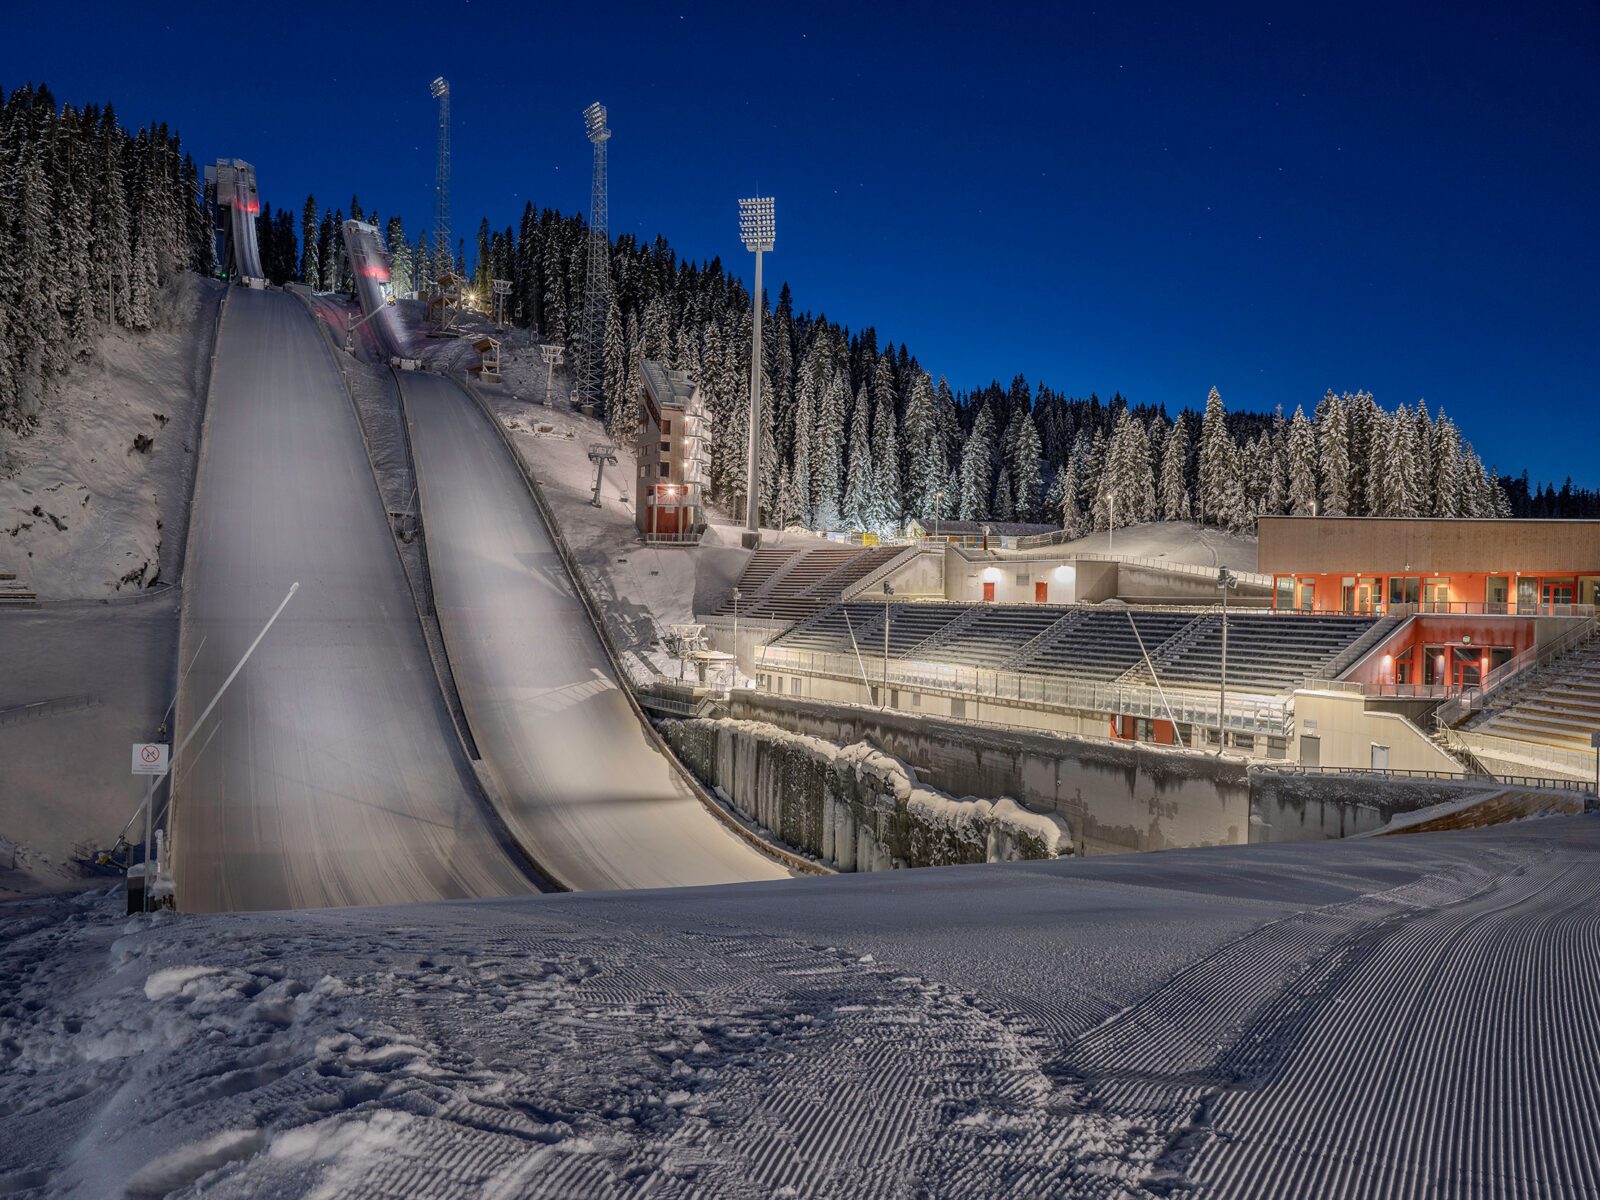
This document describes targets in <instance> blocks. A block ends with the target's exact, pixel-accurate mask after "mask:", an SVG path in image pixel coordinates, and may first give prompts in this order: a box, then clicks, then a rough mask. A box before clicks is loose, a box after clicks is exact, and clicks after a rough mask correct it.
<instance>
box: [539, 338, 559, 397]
mask: <svg viewBox="0 0 1600 1200" xmlns="http://www.w3.org/2000/svg"><path fill="white" fill-rule="evenodd" d="M563 353H565V351H563V350H562V348H561V347H560V346H540V347H539V357H541V358H542V359H544V406H545V407H546V408H549V407H550V378H551V376H552V375H554V374H555V370H556V368H557V367H559V366H560V365H561V356H562V354H563Z"/></svg>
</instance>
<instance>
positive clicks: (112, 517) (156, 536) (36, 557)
mask: <svg viewBox="0 0 1600 1200" xmlns="http://www.w3.org/2000/svg"><path fill="white" fill-rule="evenodd" d="M223 286H224V285H222V284H220V283H217V282H215V281H213V280H205V279H200V278H199V277H197V276H192V275H185V276H182V277H181V282H180V284H179V285H178V286H177V287H175V288H174V289H173V290H172V291H171V292H170V293H169V294H168V295H167V296H166V297H165V302H164V307H163V310H162V313H161V315H160V317H159V319H158V325H157V328H155V329H153V330H151V331H150V332H148V333H133V332H131V331H129V330H125V329H115V330H112V331H110V332H108V333H106V334H104V335H103V336H102V337H101V338H100V340H99V342H98V344H97V345H96V348H95V353H94V357H93V358H91V359H90V360H89V361H88V362H86V363H79V364H75V365H74V366H73V368H72V370H71V372H70V373H69V374H68V375H67V376H66V377H65V378H64V379H63V380H62V381H60V383H59V384H58V385H57V386H56V388H55V390H54V391H53V392H52V393H51V394H49V395H47V396H46V398H45V401H44V405H43V409H42V411H41V413H40V424H39V427H38V428H37V429H36V430H34V431H33V432H32V433H31V434H30V435H29V436H27V437H21V438H19V437H15V436H12V435H11V434H9V433H0V534H4V535H5V536H3V537H0V570H4V571H10V572H12V573H14V574H15V575H17V577H18V578H19V579H21V580H22V581H23V582H25V583H27V584H29V585H31V586H32V588H33V590H34V591H36V592H37V593H38V594H39V596H40V597H41V598H44V599H59V598H66V597H102V596H109V595H115V594H116V593H118V592H124V591H127V590H130V589H131V590H137V589H139V588H146V587H150V586H151V585H153V584H155V583H156V582H158V581H161V582H166V583H171V582H174V581H175V579H176V576H177V573H178V564H179V561H180V559H181V557H182V551H183V540H184V532H185V530H186V529H187V527H188V508H189V496H190V493H191V490H192V488H193V485H194V467H195V455H196V451H197V449H198V446H199V440H198V439H199V428H200V419H201V414H202V412H203V410H204V395H203V393H204V389H205V384H206V369H207V363H208V359H209V356H210V350H211V339H212V332H213V330H214V329H215V326H216V316H217V303H218V300H219V299H220V296H221V289H222V288H223Z"/></svg>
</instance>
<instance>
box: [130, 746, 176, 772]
mask: <svg viewBox="0 0 1600 1200" xmlns="http://www.w3.org/2000/svg"><path fill="white" fill-rule="evenodd" d="M171 749H172V748H171V747H170V746H168V745H166V744H165V743H164V742H135V743H134V744H133V773H134V774H135V775H165V774H166V773H167V758H168V754H169V752H170V751H171Z"/></svg>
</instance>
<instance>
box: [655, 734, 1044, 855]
mask: <svg viewBox="0 0 1600 1200" xmlns="http://www.w3.org/2000/svg"><path fill="white" fill-rule="evenodd" d="M661 729H662V733H663V734H664V736H665V737H666V739H667V741H668V743H669V744H670V745H671V746H672V748H673V750H675V751H676V752H677V754H678V756H679V758H681V759H682V760H683V761H684V762H685V763H686V764H687V765H688V766H689V767H690V769H691V770H693V771H694V773H695V774H696V775H698V776H699V777H700V779H701V780H702V781H703V782H705V783H706V784H708V785H710V786H712V787H715V788H717V789H719V790H720V791H721V792H722V793H723V794H724V795H726V796H727V798H728V800H729V802H730V803H731V804H732V805H733V806H734V807H735V808H737V809H738V810H739V811H740V812H741V813H743V814H744V815H745V816H746V817H747V818H749V819H750V820H753V821H757V822H759V823H760V824H761V825H763V826H765V827H766V828H767V829H770V830H772V831H774V832H775V833H777V834H778V835H779V836H780V837H782V839H783V840H784V841H785V842H787V843H788V844H789V845H791V846H794V847H796V848H798V849H801V850H804V851H805V852H807V853H809V854H812V855H815V856H816V857H818V858H821V859H822V860H823V861H825V862H827V863H829V864H830V865H832V866H835V867H837V868H838V869H839V870H841V871H883V870H893V869H896V868H900V867H931V866H951V865H954V864H957V863H981V862H1009V861H1013V860H1017V859H1042V858H1055V857H1057V856H1058V855H1061V854H1070V853H1071V852H1072V842H1071V835H1070V833H1069V831H1068V829H1067V826H1066V823H1065V822H1064V821H1061V820H1060V819H1059V818H1057V817H1055V816H1053V815H1049V816H1046V815H1041V814H1039V813H1033V812H1028V811H1027V810H1025V809H1023V808H1022V807H1021V806H1019V805H1018V804H1017V803H1016V802H1015V801H1013V800H1011V799H1008V798H1001V799H998V800H992V801H991V800H985V799H976V798H973V797H970V796H969V797H965V798H962V799H956V798H954V797H952V796H948V795H946V794H944V793H942V792H939V791H936V790H934V789H932V788H929V787H925V786H923V785H922V784H920V783H919V782H918V780H917V777H916V774H915V772H913V771H911V770H909V769H908V768H907V767H906V765H905V764H904V763H902V762H900V761H899V760H898V759H895V758H893V757H891V756H890V755H887V754H884V753H883V752H881V751H879V750H876V749H874V748H873V747H872V746H869V745H866V744H865V743H857V744H855V745H851V746H844V747H841V746H837V745H834V744H832V743H830V742H826V741H823V740H822V739H820V738H815V737H807V736H804V735H801V734H795V733H790V732H788V731H786V730H783V729H779V728H778V727H777V726H775V725H770V724H767V723H765V722H760V721H736V720H729V719H726V718H723V719H718V720H706V719H699V718H696V719H691V720H686V721H665V722H663V723H662V726H661Z"/></svg>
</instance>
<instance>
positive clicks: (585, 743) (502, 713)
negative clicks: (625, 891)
mask: <svg viewBox="0 0 1600 1200" xmlns="http://www.w3.org/2000/svg"><path fill="white" fill-rule="evenodd" d="M400 380H401V388H402V391H403V393H404V397H405V407H406V417H407V421H408V424H409V427H410V430H411V442H412V453H413V456H414V458H415V460H416V471H417V485H418V496H419V500H420V502H421V505H422V515H423V527H424V528H425V529H426V530H427V539H428V563H429V568H430V571H431V573H432V577H433V592H434V603H435V607H436V608H437V610H438V613H439V623H440V625H441V627H442V628H443V630H444V638H445V646H446V648H447V650H448V652H449V655H450V663H451V668H452V670H453V672H454V674H455V679H456V685H457V687H458V689H459V690H460V693H461V703H462V706H463V708H464V709H465V710H466V713H467V719H468V721H469V723H470V724H471V726H472V732H473V736H474V738H475V739H476V741H477V743H478V749H479V750H480V751H481V752H482V754H483V760H484V762H485V764H486V765H487V766H488V768H489V769H490V771H491V772H492V773H493V775H494V777H495V780H496V781H497V783H498V784H499V786H500V791H501V794H502V798H503V800H504V805H505V807H504V810H503V812H504V816H505V818H506V821H507V823H508V824H509V825H510V826H511V827H512V830H513V831H514V832H515V833H516V835H517V837H518V840H519V841H521V842H522V844H523V845H524V846H525V847H526V848H527V849H528V851H529V853H530V854H532V855H533V857H534V859H535V860H536V861H537V862H538V863H539V866H540V868H541V869H542V870H544V871H545V872H547V873H548V874H550V875H551V876H552V877H553V878H554V879H556V880H557V881H559V882H561V883H563V884H565V885H566V886H568V887H571V888H574V889H576V890H580V891H587V890H591V889H597V888H647V887H672V886H680V885H688V884H707V883H731V882H735V881H741V880H756V879H779V878H783V877H786V876H788V875H789V874H790V872H789V871H788V870H787V869H786V868H784V867H783V866H780V865H779V864H778V863H776V862H774V861H772V860H771V859H769V858H767V857H766V856H765V855H763V854H762V853H760V852H759V851H758V850H756V849H755V848H754V847H753V846H752V845H750V844H749V843H748V842H746V841H745V840H744V839H743V838H741V837H739V835H738V834H736V833H734V832H733V831H732V830H731V829H729V828H728V827H727V826H726V825H724V824H723V823H722V822H721V821H719V820H718V819H717V818H716V817H715V816H713V815H712V814H711V813H710V812H708V811H707V810H706V808H705V807H704V805H703V804H702V803H701V802H700V800H699V799H698V798H697V797H696V796H695V795H694V793H693V792H692V791H691V790H690V786H689V784H688V783H687V782H686V781H685V780H684V779H683V777H682V776H681V775H680V774H679V771H678V768H677V767H676V765H675V764H674V763H672V762H671V761H670V760H669V759H668V758H667V756H666V754H665V753H664V752H663V751H662V750H661V749H660V747H659V746H658V744H657V743H656V741H655V739H653V738H652V737H651V736H650V734H649V731H648V730H646V729H645V728H644V725H643V718H642V717H641V716H640V715H639V713H638V712H637V711H636V710H635V709H634V707H633V705H632V704H630V703H629V700H628V697H627V696H626V695H625V694H624V692H623V691H622V687H621V685H620V684H619V683H618V681H617V679H616V676H615V675H614V673H613V670H612V664H611V660H610V658H609V656H608V655H607V654H606V650H605V647H604V646H603V645H602V644H601V641H600V637H599V635H598V634H597V633H596V631H595V629H594V626H593V625H592V624H591V623H590V620H589V614H588V611H587V610H586V609H585V608H584V606H583V602H582V601H581V600H580V599H579V597H578V595H577V592H576V590H575V588H574V586H573V582H572V580H571V579H570V578H569V577H568V576H567V572H566V567H565V565H564V564H563V562H562V560H561V556H560V554H559V553H558V551H557V550H556V546H555V543H554V542H553V541H552V540H551V537H550V531H549V530H548V529H547V528H546V527H545V523H544V519H543V517H542V516H541V515H540V513H539V510H538V507H537V505H535V503H534V501H533V497H532V496H530V495H529V494H528V489H527V485H526V484H525V483H524V481H523V479H522V477H521V474H520V473H519V471H518V469H517V467H516V464H515V463H514V462H512V461H511V457H510V454H509V453H508V451H507V449H506V447H505V444H504V443H503V442H501V440H500V439H499V437H498V436H497V435H496V433H495V431H494V430H493V429H492V428H491V427H490V425H489V423H488V419H487V418H486V417H485V415H484V414H483V412H482V411H480V410H479V408H478V406H477V405H476V404H474V403H473V401H472V400H471V399H470V398H469V397H468V396H466V395H465V394H463V392H462V391H461V389H460V388H459V387H458V386H456V384H454V383H452V382H450V381H449V380H446V379H442V378H440V377H438V376H434V375H425V374H412V373H404V374H401V375H400Z"/></svg>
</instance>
